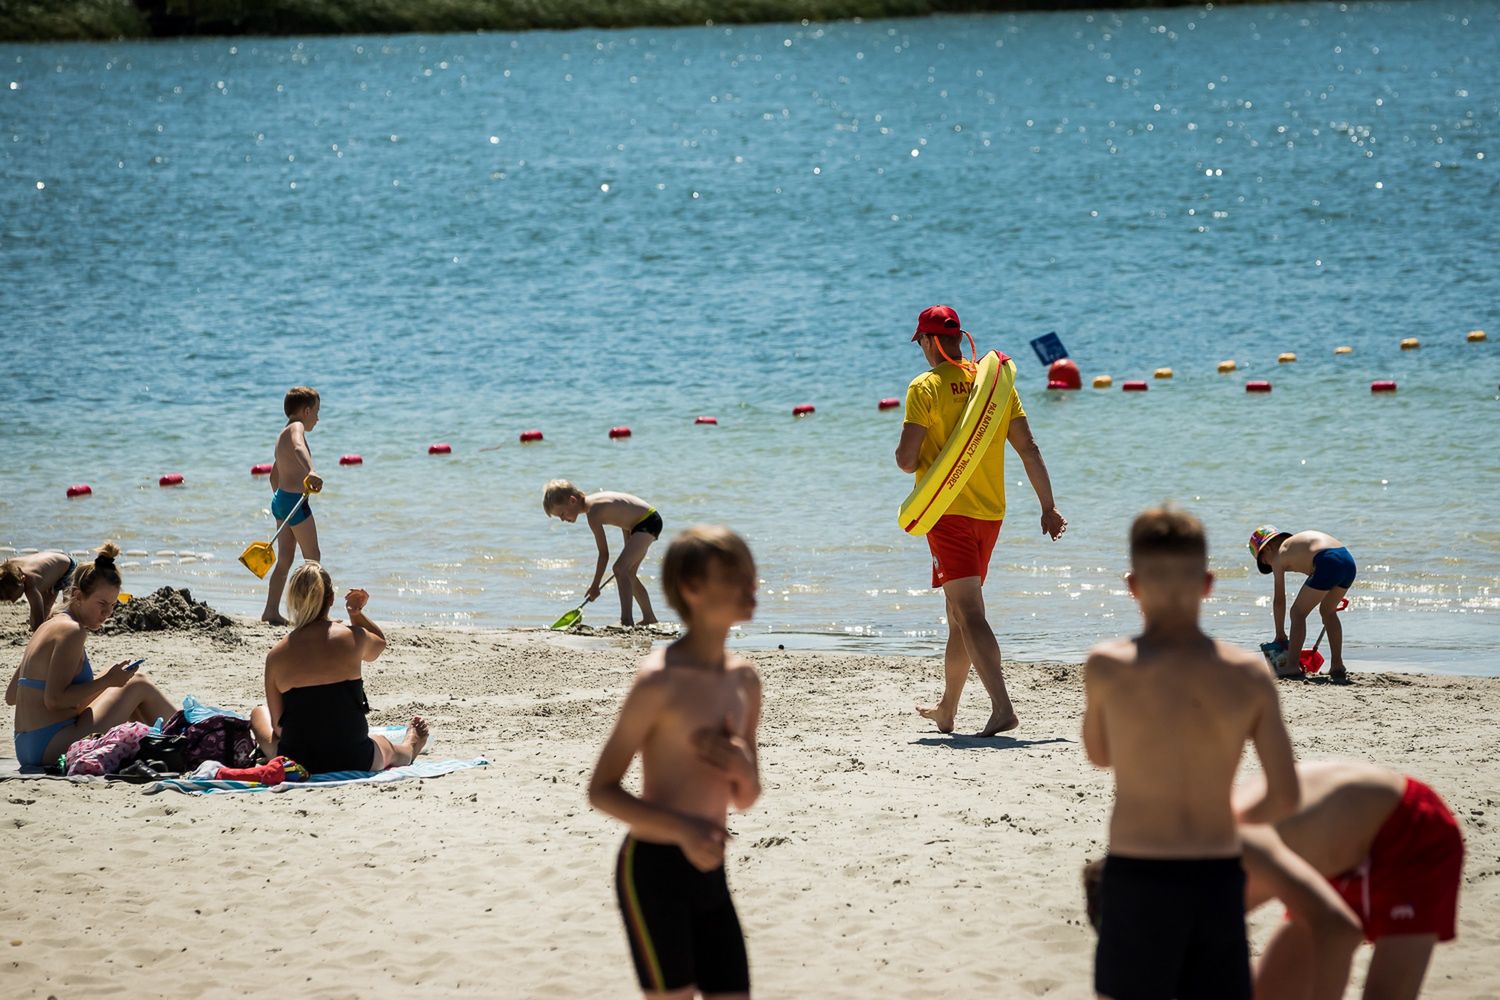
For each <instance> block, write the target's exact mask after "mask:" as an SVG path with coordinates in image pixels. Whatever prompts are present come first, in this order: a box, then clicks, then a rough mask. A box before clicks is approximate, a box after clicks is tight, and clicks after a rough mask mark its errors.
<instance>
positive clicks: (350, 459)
mask: <svg viewBox="0 0 1500 1000" xmlns="http://www.w3.org/2000/svg"><path fill="white" fill-rule="evenodd" d="M339 464H340V465H364V464H365V460H364V457H363V456H361V455H340V456H339Z"/></svg>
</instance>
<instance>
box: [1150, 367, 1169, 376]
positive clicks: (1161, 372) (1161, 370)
mask: <svg viewBox="0 0 1500 1000" xmlns="http://www.w3.org/2000/svg"><path fill="white" fill-rule="evenodd" d="M1154 374H1155V376H1156V377H1157V378H1171V377H1172V369H1170V368H1158V369H1156V371H1155V373H1154Z"/></svg>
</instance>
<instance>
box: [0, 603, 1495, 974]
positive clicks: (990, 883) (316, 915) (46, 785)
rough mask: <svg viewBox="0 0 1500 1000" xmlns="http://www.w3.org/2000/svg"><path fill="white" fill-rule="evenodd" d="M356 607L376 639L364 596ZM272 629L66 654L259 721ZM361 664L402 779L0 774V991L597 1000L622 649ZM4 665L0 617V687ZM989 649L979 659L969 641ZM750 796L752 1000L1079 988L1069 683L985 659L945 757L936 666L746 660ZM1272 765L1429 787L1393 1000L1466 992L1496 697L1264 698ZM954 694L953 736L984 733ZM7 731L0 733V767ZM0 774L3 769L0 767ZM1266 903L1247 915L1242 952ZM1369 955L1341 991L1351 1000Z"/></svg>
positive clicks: (615, 962)
mask: <svg viewBox="0 0 1500 1000" xmlns="http://www.w3.org/2000/svg"><path fill="white" fill-rule="evenodd" d="M371 610H372V613H373V614H374V615H375V617H376V618H377V619H378V618H379V611H380V608H379V604H378V601H377V602H375V603H374V604H373V606H372V609H371ZM276 634H277V632H276V630H273V629H271V628H270V627H268V626H263V625H260V624H258V623H252V622H248V621H243V620H236V621H235V622H234V623H233V625H232V626H231V627H229V628H227V629H220V630H215V631H209V632H204V631H198V632H187V631H175V632H154V633H136V634H126V635H114V636H99V637H95V638H94V639H92V640H91V641H90V649H91V650H92V653H93V659H94V662H95V663H97V664H104V663H108V662H112V658H118V657H124V656H125V655H127V654H130V655H133V656H145V657H147V658H148V661H147V667H146V669H147V670H148V671H150V673H151V674H152V675H153V676H154V677H155V678H156V680H157V681H158V683H160V684H161V685H162V686H163V687H164V688H165V689H166V690H167V691H168V692H169V693H170V694H171V695H172V697H173V698H176V699H180V698H181V696H182V695H183V694H187V693H193V694H196V695H198V696H199V697H201V698H204V699H206V700H210V701H215V702H218V703H220V704H223V705H226V706H229V707H232V708H238V709H241V710H245V709H248V707H249V706H250V705H251V704H252V703H253V702H255V701H257V700H259V685H260V678H261V661H262V658H263V655H264V652H265V650H266V649H267V648H268V647H269V645H270V644H271V642H272V639H273V637H274V636H275V635H276ZM390 634H391V639H392V643H391V648H390V650H389V651H388V653H387V655H386V656H385V657H383V658H382V659H381V660H380V661H379V662H378V663H376V664H374V665H373V666H370V667H367V668H366V684H367V688H368V691H369V696H370V701H371V704H372V705H373V706H374V709H375V713H374V715H372V717H371V718H372V722H379V723H386V724H391V723H396V722H404V721H405V720H406V719H407V718H409V717H410V715H411V714H412V713H414V712H420V713H421V714H423V715H425V716H426V717H427V718H428V719H429V720H430V721H431V723H432V728H433V734H434V738H433V742H432V744H431V748H430V751H429V755H428V756H429V759H431V758H447V757H475V756H484V757H486V758H488V759H489V760H490V761H491V765H490V766H489V767H486V768H481V769H477V770H472V771H464V772H460V773H457V774H452V775H448V776H446V777H443V778H440V779H434V780H426V781H406V782H401V783H398V784H393V785H387V786H356V787H352V788H341V789H324V790H308V791H294V792H290V793H287V794H277V795H267V794H260V795H255V794H249V795H226V796H209V797H190V796H184V795H180V794H177V793H173V792H164V793H161V794H156V795H147V794H144V793H143V792H142V791H141V790H140V789H139V788H138V787H135V786H128V785H111V786H106V785H101V784H87V785H79V784H70V783H67V782H61V781H10V782H5V783H3V784H0V794H3V803H0V821H3V823H4V826H5V827H6V828H7V829H10V830H12V831H13V832H12V833H11V834H10V835H9V836H7V837H6V845H7V848H6V849H7V854H8V859H7V867H8V869H9V872H10V874H9V875H8V876H7V877H6V879H5V881H4V884H3V888H0V928H3V933H0V947H3V948H4V955H3V958H4V962H3V965H0V972H3V981H4V984H5V985H4V987H3V990H0V992H3V993H4V994H5V995H7V996H28V997H32V996H34V997H46V996H57V997H69V996H95V995H101V994H104V993H117V992H118V993H127V992H128V993H131V994H135V995H141V996H165V995H171V996H245V995H272V994H280V995H290V996H309V997H346V996H347V997H353V996H394V995H397V994H398V993H400V992H402V991H405V990H410V989H418V990H420V995H422V996H504V997H539V996H544V995H549V996H558V995H560V996H565V997H585V996H629V995H632V994H633V993H634V992H635V991H634V979H633V974H632V970H631V967H630V962H629V958H628V955H627V951H626V944H625V939H624V934H623V931H622V929H621V926H620V921H619V917H618V915H617V913H616V910H615V906H614V900H613V893H612V888H611V873H612V865H613V861H614V855H615V850H616V848H617V845H618V843H619V840H620V836H621V831H620V829H619V828H618V827H617V825H616V824H614V823H613V822H611V821H610V820H608V819H607V818H606V817H604V816H602V815H600V814H597V813H594V812H592V811H591V810H590V809H589V808H588V805H587V802H586V801H585V797H584V782H585V781H586V777H587V774H588V771H589V769H590V768H591V766H592V764H593V760H594V754H595V753H596V751H597V748H598V746H599V744H600V741H601V740H602V739H603V737H604V735H605V733H606V731H607V728H608V726H609V725H610V723H611V720H612V717H613V712H614V710H615V707H616V705H617V703H618V701H619V698H620V697H621V695H622V693H623V691H624V689H625V687H626V684H627V683H628V681H629V678H630V676H631V673H632V670H633V663H634V661H635V660H636V659H637V658H638V657H639V656H640V654H641V652H642V651H643V650H644V649H645V648H646V646H647V644H648V643H649V641H650V640H649V639H648V638H645V637H611V636H568V635H553V634H549V633H543V632H517V631H509V632H506V631H468V630H459V629H439V628H433V627H421V628H404V627H400V626H397V627H394V628H392V629H391V630H390ZM24 642H25V634H24V615H23V611H22V609H21V608H18V607H14V606H10V607H5V608H0V645H3V646H4V647H5V648H7V649H8V650H9V651H10V652H9V653H8V655H7V658H6V665H7V668H10V667H12V666H13V664H14V662H15V660H16V659H17V658H18V657H19V656H20V652H21V649H22V647H23V645H24ZM1002 642H1003V636H1002ZM754 659H755V661H756V662H757V665H758V666H759V668H760V670H761V672H762V676H763V678H764V681H765V698H766V703H765V721H764V724H763V727H762V772H763V776H764V780H765V794H764V796H763V797H762V799H761V802H760V804H759V805H758V806H757V807H756V808H755V809H754V810H752V811H751V812H749V813H747V814H744V815H738V816H734V817H732V819H731V827H732V830H733V833H734V835H735V839H734V841H733V843H732V844H731V846H730V850H729V859H730V860H729V880H730V883H731V885H732V887H733V889H734V892H735V895H736V898H737V900H738V905H739V909H740V914H741V919H742V920H743V922H744V925H745V929H746V934H747V938H748V943H749V949H750V958H751V967H752V975H753V977H754V985H755V990H756V993H757V995H759V996H763V997H804V996H826V997H855V996H880V997H929V996H932V995H935V994H940V993H951V992H956V991H962V992H975V991H982V992H983V993H985V994H987V995H991V996H1002V997H1011V996H1056V997H1083V996H1088V995H1090V990H1089V985H1090V982H1091V980H1090V975H1091V972H1090V970H1091V968H1092V948H1093V933H1092V931H1090V929H1089V928H1088V926H1087V924H1086V922H1085V920H1084V917H1083V911H1082V901H1081V893H1080V890H1079V882H1078V876H1079V867H1080V865H1081V863H1082V862H1083V861H1084V860H1085V859H1086V858H1089V857H1093V856H1096V855H1098V854H1099V853H1100V852H1101V851H1102V845H1103V839H1104V835H1105V823H1106V819H1107V815H1108V810H1109V804H1110V779H1109V775H1108V774H1107V773H1106V772H1101V771H1096V770H1095V769H1093V768H1092V767H1090V766H1089V764H1088V763H1087V762H1086V760H1085V759H1084V755H1083V751H1082V748H1081V746H1080V744H1079V742H1078V723H1079V718H1080V714H1081V711H1082V687H1081V674H1080V669H1079V667H1078V666H1077V665H1075V664H1061V663H1037V664H1008V668H1009V671H1008V673H1009V681H1010V685H1011V690H1012V693H1013V697H1014V698H1015V700H1016V704H1017V706H1018V708H1019V710H1020V713H1021V716H1022V727H1021V729H1020V730H1019V731H1018V732H1017V733H1015V734H1014V735H1015V737H1016V738H1014V739H1007V738H1000V739H994V740H976V739H969V738H964V737H961V736H956V737H952V738H949V737H944V736H940V735H939V734H937V733H936V732H934V731H932V730H931V729H930V727H929V726H928V725H927V724H925V723H924V722H923V721H922V720H920V719H919V718H918V717H917V716H916V715H914V714H913V713H912V710H911V707H912V703H913V702H914V701H915V700H918V699H927V698H929V697H931V696H934V695H935V694H936V692H937V689H938V663H937V661H936V660H920V659H915V658H902V657H866V656H849V655H835V654H828V653H815V654H810V653H788V652H778V651H769V652H764V653H758V654H754ZM1282 698H1283V707H1284V710H1285V713H1286V715H1287V718H1288V720H1289V721H1290V723H1291V729H1292V736H1293V740H1294V742H1295V744H1296V747H1297V750H1298V753H1299V755H1300V756H1301V757H1303V758H1305V759H1319V758H1328V757H1340V756H1349V757H1360V758H1364V759H1368V760H1373V761H1375V762H1376V763H1379V764H1383V765H1386V766H1389V767H1392V768H1396V769H1399V770H1402V771H1405V772H1407V773H1410V774H1413V775H1416V776H1418V777H1420V778H1422V779H1423V780H1426V781H1428V782H1430V783H1431V784H1432V785H1433V786H1434V787H1435V788H1437V789H1438V791H1439V792H1440V793H1441V794H1442V795H1443V796H1444V797H1445V798H1446V800H1447V801H1448V803H1449V804H1450V805H1451V806H1452V808H1453V811H1454V813H1455V814H1456V815H1457V816H1458V817H1459V819H1460V821H1461V823H1462V825H1463V828H1464V835H1465V837H1466V839H1467V858H1466V865H1465V883H1464V889H1463V895H1462V898H1461V909H1460V920H1459V936H1458V940H1457V941H1456V942H1454V943H1452V944H1449V945H1445V946H1440V947H1439V948H1438V949H1437V952H1436V954H1435V957H1434V959H1433V963H1432V967H1431V969H1430V971H1429V973H1428V977H1427V987H1426V990H1425V991H1424V994H1423V995H1424V996H1429V997H1487V996H1495V995H1497V989H1500V987H1497V983H1496V974H1495V970H1496V969H1497V968H1500V929H1497V918H1500V837H1497V835H1496V829H1495V818H1496V809H1497V806H1500V763H1497V756H1500V741H1497V738H1496V735H1495V734H1496V730H1495V727H1494V721H1493V720H1494V718H1495V713H1496V711H1497V710H1500V679H1470V678H1455V677H1436V676H1422V675H1407V674H1385V675H1368V676H1360V677H1358V679H1357V683H1356V684H1354V685H1353V686H1350V687H1342V688H1340V687H1332V686H1328V685H1322V684H1297V685H1283V687H1282ZM981 699H982V694H980V693H979V692H978V690H977V682H975V686H974V688H973V689H971V691H970V692H969V693H968V697H967V699H966V703H965V713H964V715H963V716H961V718H960V727H961V728H962V726H963V725H965V724H971V725H975V726H977V725H978V724H979V723H980V722H981V721H982V719H983V713H982V711H981V707H980V700H981ZM12 721H13V717H12V713H11V712H9V711H7V712H6V713H4V722H3V724H0V740H3V743H0V746H3V748H4V755H5V757H7V758H10V757H12V756H13V750H12V748H11V729H12ZM4 763H6V764H11V765H13V761H6V762H4ZM1279 919H1280V911H1279V909H1276V908H1274V907H1266V908H1263V909H1262V910H1261V911H1259V912H1258V913H1257V914H1256V916H1255V918H1254V920H1253V924H1252V926H1253V931H1254V940H1255V943H1256V944H1257V945H1258V944H1260V943H1261V942H1263V941H1264V940H1265V938H1266V936H1267V933H1268V930H1269V928H1271V927H1272V926H1274V925H1275V923H1276V922H1277V921H1278V920H1279ZM1368 952H1369V950H1368V948H1365V949H1362V951H1361V954H1360V957H1359V959H1358V961H1357V964H1356V972H1355V976H1354V980H1353V983H1352V985H1351V987H1350V990H1349V994H1348V995H1349V996H1357V995H1358V984H1359V983H1360V982H1361V981H1362V978H1363V971H1362V970H1363V966H1364V964H1365V962H1366V961H1367V960H1368Z"/></svg>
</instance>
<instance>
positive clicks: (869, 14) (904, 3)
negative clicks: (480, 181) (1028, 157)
mask: <svg viewBox="0 0 1500 1000" xmlns="http://www.w3.org/2000/svg"><path fill="white" fill-rule="evenodd" d="M1188 2H1190V0H0V41H12V42H41V41H67V40H84V41H89V40H92V41H102V40H106V39H113V38H166V37H174V36H179V35H346V34H372V35H373V34H380V35H384V34H399V33H404V32H422V33H438V32H453V31H526V30H529V29H535V28H543V29H547V28H550V29H564V28H625V27H636V26H640V25H697V24H705V23H709V22H712V23H715V24H750V23H755V22H765V21H800V20H802V19H804V18H805V19H808V20H812V21H836V20H845V19H848V18H853V17H863V18H878V17H922V16H925V15H928V14H945V13H960V12H973V11H1006V10H1012V11H1013V10H1084V9H1089V8H1098V7H1171V6H1180V5H1186V4H1187V3H1188ZM1198 2H1201V0H1198ZM1219 2H1221V3H1223V2H1225V0H1219ZM1231 2H1232V0H1231ZM1241 2H1244V0H1241Z"/></svg>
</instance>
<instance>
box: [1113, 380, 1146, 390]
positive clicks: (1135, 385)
mask: <svg viewBox="0 0 1500 1000" xmlns="http://www.w3.org/2000/svg"><path fill="white" fill-rule="evenodd" d="M1120 388H1121V389H1123V390H1125V391H1126V392H1145V391H1147V390H1148V389H1150V388H1151V387H1150V386H1148V385H1147V384H1146V383H1145V382H1143V381H1142V380H1140V379H1131V380H1130V381H1129V382H1122V383H1120Z"/></svg>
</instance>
